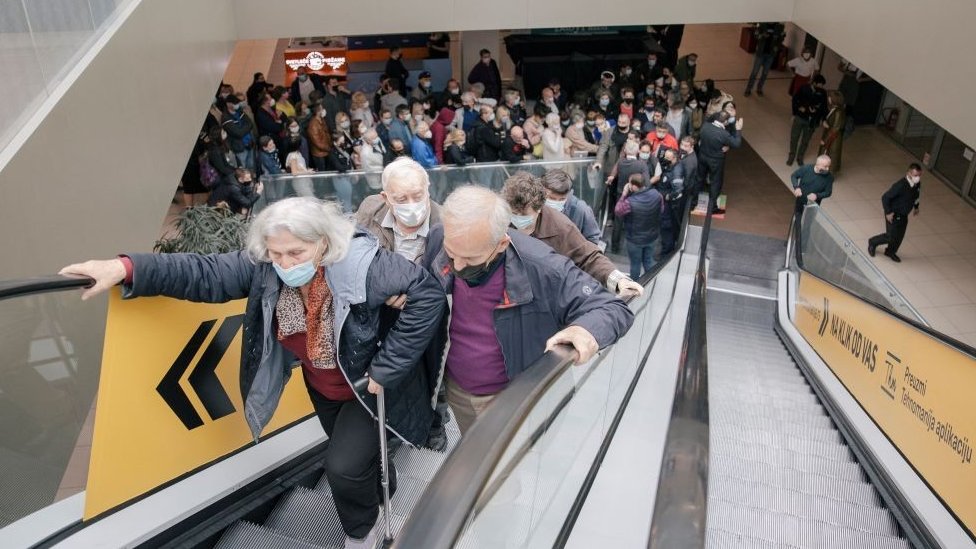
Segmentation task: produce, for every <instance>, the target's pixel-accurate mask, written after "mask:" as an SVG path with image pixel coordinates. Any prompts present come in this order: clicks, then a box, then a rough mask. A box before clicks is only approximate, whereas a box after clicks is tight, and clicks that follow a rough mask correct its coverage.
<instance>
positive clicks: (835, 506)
mask: <svg viewBox="0 0 976 549" xmlns="http://www.w3.org/2000/svg"><path fill="white" fill-rule="evenodd" d="M708 499H709V504H711V502H712V500H719V501H723V502H726V503H731V504H734V505H741V506H744V507H752V508H756V509H768V510H770V511H773V512H776V513H785V514H788V515H794V516H798V517H802V518H808V519H813V520H819V521H822V522H828V523H831V524H838V525H841V526H843V527H845V528H852V529H855V530H860V531H865V532H873V533H875V534H879V535H886V536H895V535H897V534H898V525H897V524H896V523H895V521H894V519H893V518H892V517H891V514H890V513H888V511H886V510H884V509H879V508H877V507H874V506H870V505H858V504H855V503H850V502H846V501H841V500H836V499H829V498H822V497H818V496H814V495H811V494H804V493H801V492H793V491H790V490H784V489H782V488H775V487H772V486H767V485H764V484H758V483H750V482H741V481H736V480H733V479H727V480H725V481H723V482H720V483H716V484H715V485H714V486H709V492H708Z"/></svg>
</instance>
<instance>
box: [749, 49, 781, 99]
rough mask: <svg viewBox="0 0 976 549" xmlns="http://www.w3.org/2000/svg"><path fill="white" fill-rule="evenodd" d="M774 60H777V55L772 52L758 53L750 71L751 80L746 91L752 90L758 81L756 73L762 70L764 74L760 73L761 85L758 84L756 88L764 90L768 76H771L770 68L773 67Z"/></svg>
mask: <svg viewBox="0 0 976 549" xmlns="http://www.w3.org/2000/svg"><path fill="white" fill-rule="evenodd" d="M774 61H776V56H775V55H773V54H771V53H767V54H759V53H757V54H756V58H755V60H754V61H753V62H752V72H751V73H749V82H748V83H747V84H746V93H750V92H752V85H753V84H755V83H756V75H757V74H759V71H760V70H761V71H762V74H760V75H759V85H758V86H756V89H757V90H759V91H760V92H761V91H762V90H763V86H765V85H766V77H767V76H769V69H771V68H772V67H773V62H774Z"/></svg>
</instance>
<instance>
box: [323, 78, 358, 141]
mask: <svg viewBox="0 0 976 549" xmlns="http://www.w3.org/2000/svg"><path fill="white" fill-rule="evenodd" d="M322 104H323V105H325V110H327V111H329V117H328V118H327V119H326V122H328V123H329V129H330V130H332V132H333V133H335V130H336V127H335V117H336V115H337V114H339V113H340V112H344V113H346V114H349V107H350V106H351V105H352V95H351V94H350V93H349V90H347V89H346V88H345V87H344V86H340V85H339V77H338V76H329V77H328V78H326V79H325V95H323V96H322Z"/></svg>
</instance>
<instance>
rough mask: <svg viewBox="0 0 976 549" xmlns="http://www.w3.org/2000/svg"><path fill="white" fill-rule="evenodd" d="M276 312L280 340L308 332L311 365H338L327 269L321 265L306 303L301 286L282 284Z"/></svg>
mask: <svg viewBox="0 0 976 549" xmlns="http://www.w3.org/2000/svg"><path fill="white" fill-rule="evenodd" d="M275 314H276V316H277V319H278V340H279V341H281V340H282V339H285V338H287V337H288V336H291V335H294V334H297V333H301V332H305V334H306V343H305V345H306V347H305V349H306V351H307V352H308V359H309V360H310V361H311V362H312V366H313V367H315V368H319V369H323V370H326V369H332V368H335V367H336V364H337V362H336V349H335V306H334V304H333V303H332V289H331V288H329V283H328V282H326V280H325V269H324V268H322V267H320V268H319V269H318V271H316V272H315V276H314V277H313V278H312V286H311V289H310V290H309V292H308V301H307V303H302V294H301V290H300V289H298V288H292V287H291V286H287V285H282V286H281V293H280V294H279V295H278V304H277V305H276V306H275Z"/></svg>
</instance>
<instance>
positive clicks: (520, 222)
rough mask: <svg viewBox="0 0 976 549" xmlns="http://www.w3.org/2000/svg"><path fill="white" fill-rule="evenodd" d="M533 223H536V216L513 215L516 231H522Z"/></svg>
mask: <svg viewBox="0 0 976 549" xmlns="http://www.w3.org/2000/svg"><path fill="white" fill-rule="evenodd" d="M533 223H535V216H534V215H517V214H512V225H514V226H515V228H516V229H519V230H522V229H524V228H526V227H528V226H529V225H531V224H533Z"/></svg>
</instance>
